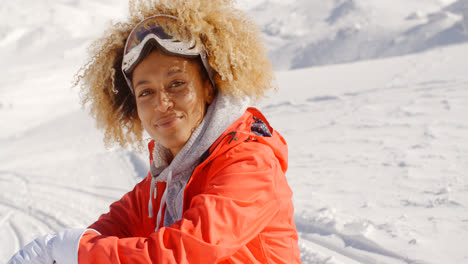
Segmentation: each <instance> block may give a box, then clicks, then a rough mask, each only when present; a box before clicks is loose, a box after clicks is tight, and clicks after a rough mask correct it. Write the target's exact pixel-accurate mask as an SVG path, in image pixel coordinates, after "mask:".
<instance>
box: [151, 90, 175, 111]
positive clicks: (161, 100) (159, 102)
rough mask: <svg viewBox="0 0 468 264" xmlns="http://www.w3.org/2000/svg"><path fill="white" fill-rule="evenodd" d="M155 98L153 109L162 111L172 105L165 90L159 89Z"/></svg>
mask: <svg viewBox="0 0 468 264" xmlns="http://www.w3.org/2000/svg"><path fill="white" fill-rule="evenodd" d="M157 98H158V99H156V102H155V103H156V105H155V110H157V111H160V112H162V113H164V112H167V111H168V110H169V109H171V108H172V107H173V106H174V102H173V101H172V98H171V96H170V95H169V94H167V92H165V91H160V92H159V96H158V97H157Z"/></svg>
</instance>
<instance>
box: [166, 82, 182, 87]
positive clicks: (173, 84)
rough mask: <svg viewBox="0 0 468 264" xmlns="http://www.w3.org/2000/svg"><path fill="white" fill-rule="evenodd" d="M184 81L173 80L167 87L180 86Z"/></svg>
mask: <svg viewBox="0 0 468 264" xmlns="http://www.w3.org/2000/svg"><path fill="white" fill-rule="evenodd" d="M184 84H185V82H184V81H175V82H172V83H171V85H170V86H169V88H177V87H180V86H182V85H184Z"/></svg>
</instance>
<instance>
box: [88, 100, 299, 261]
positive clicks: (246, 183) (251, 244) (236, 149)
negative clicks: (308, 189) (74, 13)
mask: <svg viewBox="0 0 468 264" xmlns="http://www.w3.org/2000/svg"><path fill="white" fill-rule="evenodd" d="M254 116H255V117H256V118H257V120H258V119H261V120H263V122H264V123H265V124H266V126H267V127H268V129H269V131H271V133H272V136H271V137H269V136H260V135H259V134H258V133H255V132H254V131H253V130H255V129H254V126H255V124H254V123H257V122H256V120H255V119H254ZM153 146H154V143H153V142H152V143H150V146H149V148H150V153H152V147H153ZM287 162H288V161H287V146H286V142H285V141H284V139H283V138H282V137H281V135H280V134H278V133H277V132H276V131H274V130H273V129H272V128H271V127H270V126H269V124H268V122H267V121H266V119H265V117H264V116H263V115H262V114H261V113H260V112H259V111H258V110H257V109H255V108H249V109H248V110H247V111H246V112H245V114H244V115H243V116H242V117H241V118H239V119H238V120H237V121H236V122H235V123H233V124H232V125H231V126H230V127H229V128H228V129H227V130H226V131H225V132H224V134H223V135H222V136H221V137H220V138H219V139H218V140H217V141H216V142H215V143H214V144H213V145H212V146H211V148H210V150H209V156H208V157H207V158H206V159H205V160H204V161H203V162H202V163H201V164H199V165H198V166H197V167H196V168H195V170H194V172H193V174H192V177H191V178H190V180H189V182H188V183H187V185H186V187H185V190H184V206H183V215H182V219H181V220H180V221H177V222H176V223H174V224H173V225H171V226H170V227H162V228H160V229H159V230H157V231H156V232H155V231H154V229H155V227H156V223H155V221H156V218H155V217H153V218H149V217H148V199H149V193H150V187H151V186H150V185H151V175H150V174H149V175H148V176H147V177H146V178H145V179H144V180H143V181H142V182H140V183H139V184H137V185H136V186H135V188H134V189H133V190H132V191H131V192H129V193H127V194H126V195H125V196H124V197H123V198H122V199H121V200H120V201H117V202H115V203H113V204H112V205H111V206H110V211H109V213H107V214H104V215H102V216H101V217H100V218H99V220H98V221H97V222H95V223H94V224H92V225H91V226H90V228H93V229H95V230H97V231H99V232H100V233H101V234H102V235H98V234H96V233H87V234H85V235H84V236H83V237H82V239H81V241H80V245H79V263H80V264H84V263H94V264H96V263H288V264H292V263H300V258H299V255H300V253H299V248H298V236H297V232H296V227H295V224H294V221H293V204H292V201H291V196H292V192H291V189H290V188H289V186H288V184H287V182H286V177H285V172H286V169H287ZM165 185H166V183H163V182H158V185H157V194H158V195H157V197H156V199H155V200H153V204H154V205H155V206H154V207H155V208H153V210H154V215H156V214H157V212H158V209H159V208H158V207H159V204H160V200H161V196H162V194H163V192H164V189H165V187H166V186H165ZM163 212H164V210H163ZM163 217H164V215H163ZM161 221H162V222H163V221H164V219H162V220H161ZM161 225H162V223H161Z"/></svg>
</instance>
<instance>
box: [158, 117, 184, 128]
mask: <svg viewBox="0 0 468 264" xmlns="http://www.w3.org/2000/svg"><path fill="white" fill-rule="evenodd" d="M179 120H180V117H178V116H176V115H172V116H168V117H163V118H161V119H159V120H158V121H156V123H155V126H156V127H158V128H162V129H167V128H172V127H173V126H175V125H176V123H177V121H179Z"/></svg>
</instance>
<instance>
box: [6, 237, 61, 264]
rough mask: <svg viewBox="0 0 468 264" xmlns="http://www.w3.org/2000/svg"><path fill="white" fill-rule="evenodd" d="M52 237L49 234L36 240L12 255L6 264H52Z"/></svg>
mask: <svg viewBox="0 0 468 264" xmlns="http://www.w3.org/2000/svg"><path fill="white" fill-rule="evenodd" d="M54 237H55V235H50V234H49V235H45V236H43V237H39V238H36V239H35V240H34V241H32V242H31V243H29V244H27V245H26V246H24V247H23V249H21V250H20V251H18V252H17V253H16V254H15V255H13V257H12V258H11V259H10V260H9V261H8V264H23V263H24V264H26V263H31V264H53V263H54V260H53V259H52V256H51V251H52V250H51V241H52V239H53V238H54Z"/></svg>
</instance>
